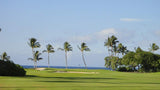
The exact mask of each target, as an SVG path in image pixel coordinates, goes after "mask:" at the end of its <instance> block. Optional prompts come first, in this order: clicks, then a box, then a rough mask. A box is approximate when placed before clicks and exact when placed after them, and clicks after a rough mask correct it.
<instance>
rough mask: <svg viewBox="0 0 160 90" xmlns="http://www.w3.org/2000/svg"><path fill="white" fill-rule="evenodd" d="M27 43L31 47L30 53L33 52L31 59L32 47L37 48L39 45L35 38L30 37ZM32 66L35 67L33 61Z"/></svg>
mask: <svg viewBox="0 0 160 90" xmlns="http://www.w3.org/2000/svg"><path fill="white" fill-rule="evenodd" d="M28 45H29V46H30V47H31V48H32V54H33V59H34V48H39V47H40V46H41V45H40V43H39V42H37V39H35V38H30V39H29V42H28ZM34 68H35V63H34Z"/></svg>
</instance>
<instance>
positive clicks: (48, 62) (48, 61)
mask: <svg viewBox="0 0 160 90" xmlns="http://www.w3.org/2000/svg"><path fill="white" fill-rule="evenodd" d="M49 64H50V63H49V53H48V68H49Z"/></svg>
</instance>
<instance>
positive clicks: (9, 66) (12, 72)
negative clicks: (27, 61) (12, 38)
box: [0, 52, 26, 76]
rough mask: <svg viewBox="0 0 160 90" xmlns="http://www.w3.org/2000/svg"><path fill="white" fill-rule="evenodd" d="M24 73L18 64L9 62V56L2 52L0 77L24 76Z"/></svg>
mask: <svg viewBox="0 0 160 90" xmlns="http://www.w3.org/2000/svg"><path fill="white" fill-rule="evenodd" d="M25 75H26V71H25V70H24V68H23V67H21V66H20V65H18V64H14V63H13V62H12V61H10V56H8V55H7V53H6V52H4V53H3V54H2V55H1V59H0V76H25Z"/></svg>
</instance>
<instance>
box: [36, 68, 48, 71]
mask: <svg viewBox="0 0 160 90" xmlns="http://www.w3.org/2000/svg"><path fill="white" fill-rule="evenodd" d="M45 69H46V68H36V70H39V71H42V70H45Z"/></svg>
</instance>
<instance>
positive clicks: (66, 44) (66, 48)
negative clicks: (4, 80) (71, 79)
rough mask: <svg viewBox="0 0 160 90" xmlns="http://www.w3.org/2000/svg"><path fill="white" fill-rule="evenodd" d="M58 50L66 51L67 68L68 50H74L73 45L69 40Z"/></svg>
mask: <svg viewBox="0 0 160 90" xmlns="http://www.w3.org/2000/svg"><path fill="white" fill-rule="evenodd" d="M58 50H62V51H65V60H66V69H67V67H68V66H67V52H69V51H72V47H71V45H70V44H69V43H68V42H65V43H64V45H63V48H58Z"/></svg>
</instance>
